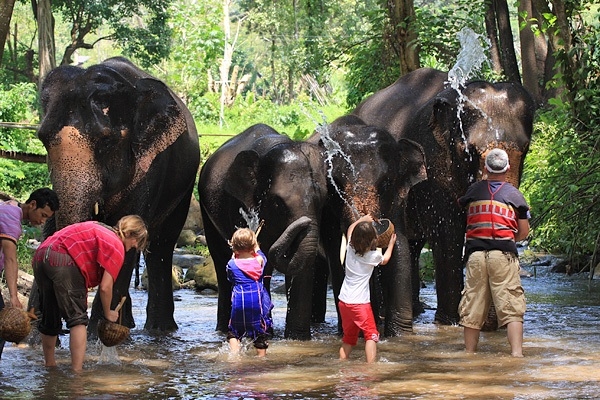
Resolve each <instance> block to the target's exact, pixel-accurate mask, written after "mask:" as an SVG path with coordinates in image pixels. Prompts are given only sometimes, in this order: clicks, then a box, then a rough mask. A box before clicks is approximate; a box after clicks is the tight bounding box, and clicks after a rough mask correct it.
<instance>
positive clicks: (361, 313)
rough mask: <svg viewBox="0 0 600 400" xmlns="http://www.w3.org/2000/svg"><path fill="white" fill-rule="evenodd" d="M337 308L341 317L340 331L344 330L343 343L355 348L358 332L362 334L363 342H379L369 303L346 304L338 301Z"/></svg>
mask: <svg viewBox="0 0 600 400" xmlns="http://www.w3.org/2000/svg"><path fill="white" fill-rule="evenodd" d="M338 308H339V310H340V316H341V317H342V329H343V330H344V337H343V338H342V341H343V342H344V343H346V344H349V345H350V346H356V343H357V342H358V334H359V333H360V331H362V332H363V335H364V337H365V340H373V341H374V342H378V341H379V332H378V331H377V325H376V324H375V317H374V316H373V309H372V308H371V303H363V304H346V303H344V302H343V301H341V300H340V301H339V303H338Z"/></svg>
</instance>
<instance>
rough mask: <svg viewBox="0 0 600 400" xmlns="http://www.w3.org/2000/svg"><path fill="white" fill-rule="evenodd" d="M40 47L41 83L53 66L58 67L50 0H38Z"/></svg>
mask: <svg viewBox="0 0 600 400" xmlns="http://www.w3.org/2000/svg"><path fill="white" fill-rule="evenodd" d="M37 23H38V48H39V62H40V69H39V77H38V79H39V84H40V85H41V83H42V81H43V80H44V78H45V77H46V75H47V74H48V72H50V71H51V70H52V69H53V68H55V67H56V50H55V47H54V21H53V17H52V7H51V5H50V0H38V4H37Z"/></svg>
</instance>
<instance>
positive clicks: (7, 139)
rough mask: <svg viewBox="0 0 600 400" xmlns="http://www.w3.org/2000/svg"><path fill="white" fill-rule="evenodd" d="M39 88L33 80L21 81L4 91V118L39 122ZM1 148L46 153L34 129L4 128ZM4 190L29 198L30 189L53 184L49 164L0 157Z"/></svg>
mask: <svg viewBox="0 0 600 400" xmlns="http://www.w3.org/2000/svg"><path fill="white" fill-rule="evenodd" d="M37 100H38V95H37V89H36V86H35V85H34V84H32V83H18V84H14V85H11V86H9V87H8V88H7V89H6V90H4V91H0V121H8V122H18V123H29V124H35V123H37V122H38V120H39V116H38V113H37V110H36V106H37ZM0 149H2V150H5V151H17V152H26V153H33V154H40V155H42V154H45V153H46V150H45V149H44V145H43V144H42V142H41V141H40V140H39V139H38V138H37V136H36V133H35V131H34V130H31V129H13V128H0ZM0 168H1V169H2V171H3V173H2V174H1V175H0V191H3V192H6V193H8V194H10V195H12V196H14V197H16V198H18V199H21V200H25V199H26V197H28V196H29V193H30V192H31V191H32V190H34V189H36V188H38V187H41V186H49V185H50V180H49V175H48V168H47V166H46V164H35V163H25V162H21V161H13V160H7V159H0Z"/></svg>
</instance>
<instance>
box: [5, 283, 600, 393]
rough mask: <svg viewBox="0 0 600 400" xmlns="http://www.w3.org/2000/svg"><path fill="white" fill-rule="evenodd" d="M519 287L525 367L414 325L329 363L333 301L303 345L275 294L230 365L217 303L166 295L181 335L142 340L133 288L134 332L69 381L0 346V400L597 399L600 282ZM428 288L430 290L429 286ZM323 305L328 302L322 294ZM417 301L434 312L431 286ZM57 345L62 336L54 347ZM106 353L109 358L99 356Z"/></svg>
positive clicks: (334, 344) (140, 297) (335, 344)
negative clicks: (369, 351)
mask: <svg viewBox="0 0 600 400" xmlns="http://www.w3.org/2000/svg"><path fill="white" fill-rule="evenodd" d="M539 272H540V271H538V275H537V278H524V279H523V286H524V287H525V290H526V293H527V299H528V310H527V314H526V321H525V343H524V353H525V358H523V359H514V358H512V357H510V356H509V355H508V350H509V348H508V344H507V342H506V332H505V331H504V330H499V331H497V332H487V333H484V334H483V335H482V339H481V342H480V348H479V353H477V354H474V355H467V354H465V353H464V352H463V345H462V329H461V328H460V327H457V326H438V325H435V324H433V323H432V320H433V315H434V314H433V313H434V311H433V310H428V311H427V312H426V313H425V314H423V315H421V316H419V318H418V319H417V320H416V322H415V329H414V333H413V334H409V335H403V336H401V337H397V338H386V339H382V341H381V342H380V344H379V346H378V350H379V357H380V360H379V362H377V363H376V364H371V365H368V364H366V363H364V351H363V349H364V347H363V342H359V346H357V348H356V350H355V352H354V353H353V354H352V358H353V360H351V361H349V362H341V361H339V360H338V359H337V356H338V348H339V345H340V338H339V337H337V336H336V334H335V331H336V317H335V308H334V305H333V300H332V299H331V298H330V301H329V308H328V313H327V322H326V323H324V324H320V325H318V326H315V331H316V332H315V335H314V336H315V339H314V340H312V341H310V342H300V341H289V340H284V339H283V338H282V337H281V336H282V332H283V322H284V320H285V312H286V311H285V297H284V296H283V295H279V294H274V303H275V307H276V308H275V312H274V319H275V329H276V337H275V338H274V339H273V340H272V341H271V346H270V348H269V350H268V355H267V357H266V358H264V359H258V358H256V357H255V356H254V350H253V348H252V346H251V345H249V344H246V351H245V352H244V353H243V354H242V355H241V356H237V357H232V356H231V355H230V354H229V353H228V348H227V346H226V344H225V339H224V337H223V336H221V335H220V334H218V333H217V332H215V331H214V327H215V324H216V307H217V298H216V295H214V294H199V293H196V292H194V291H191V290H181V291H177V292H176V293H175V296H176V298H177V300H178V301H177V302H176V305H175V309H176V316H175V317H176V320H177V322H178V324H179V330H178V331H177V332H175V333H173V334H170V335H167V336H151V335H148V334H147V333H145V332H143V331H142V330H141V328H139V327H143V325H144V319H145V304H146V293H145V292H142V291H133V290H132V299H133V305H134V313H135V317H136V324H137V325H138V328H135V329H133V330H132V340H131V341H129V342H127V343H125V344H122V345H119V346H116V347H115V348H111V350H110V351H112V352H114V353H113V356H110V355H109V356H108V357H107V356H106V354H103V348H102V346H101V345H100V344H99V343H89V345H88V354H87V358H86V364H85V366H84V369H85V370H84V372H83V373H81V374H78V375H74V374H73V373H72V372H70V368H69V353H68V351H67V350H66V349H64V348H61V349H59V350H58V352H57V357H58V360H59V366H58V367H57V368H54V369H47V368H44V367H43V365H42V352H41V348H39V347H33V348H31V347H16V346H13V345H8V346H7V347H6V348H5V350H4V355H3V358H2V360H1V361H0V398H11V399H34V398H35V399H126V398H140V399H272V398H288V399H289V398H292V399H293V398H298V399H317V398H337V399H350V398H352V399H390V398H392V399H393V398H397V399H431V398H444V399H566V398H577V399H582V398H588V399H591V398H597V397H598V396H599V395H600V374H599V373H598V366H599V365H600V335H599V334H598V329H599V327H600V283H599V281H594V282H592V285H591V286H590V287H588V281H587V278H585V277H584V276H572V277H565V276H562V275H556V274H549V273H546V274H545V275H544V274H540V273H539ZM429 286H431V285H429ZM330 297H331V295H330ZM422 297H423V300H424V301H425V302H426V303H428V304H430V305H435V292H434V290H433V289H432V288H431V287H428V288H426V289H425V290H424V292H423V296H422ZM62 341H63V343H67V342H68V338H67V337H64V338H62ZM104 350H106V349H104Z"/></svg>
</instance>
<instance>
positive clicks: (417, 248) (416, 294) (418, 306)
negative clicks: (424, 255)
mask: <svg viewBox="0 0 600 400" xmlns="http://www.w3.org/2000/svg"><path fill="white" fill-rule="evenodd" d="M408 245H409V248H410V266H411V282H412V306H413V316H415V317H416V316H417V315H420V314H422V313H423V312H425V307H424V306H423V303H422V302H421V297H420V294H421V274H420V267H419V259H420V257H421V250H423V246H425V240H409V241H408Z"/></svg>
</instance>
